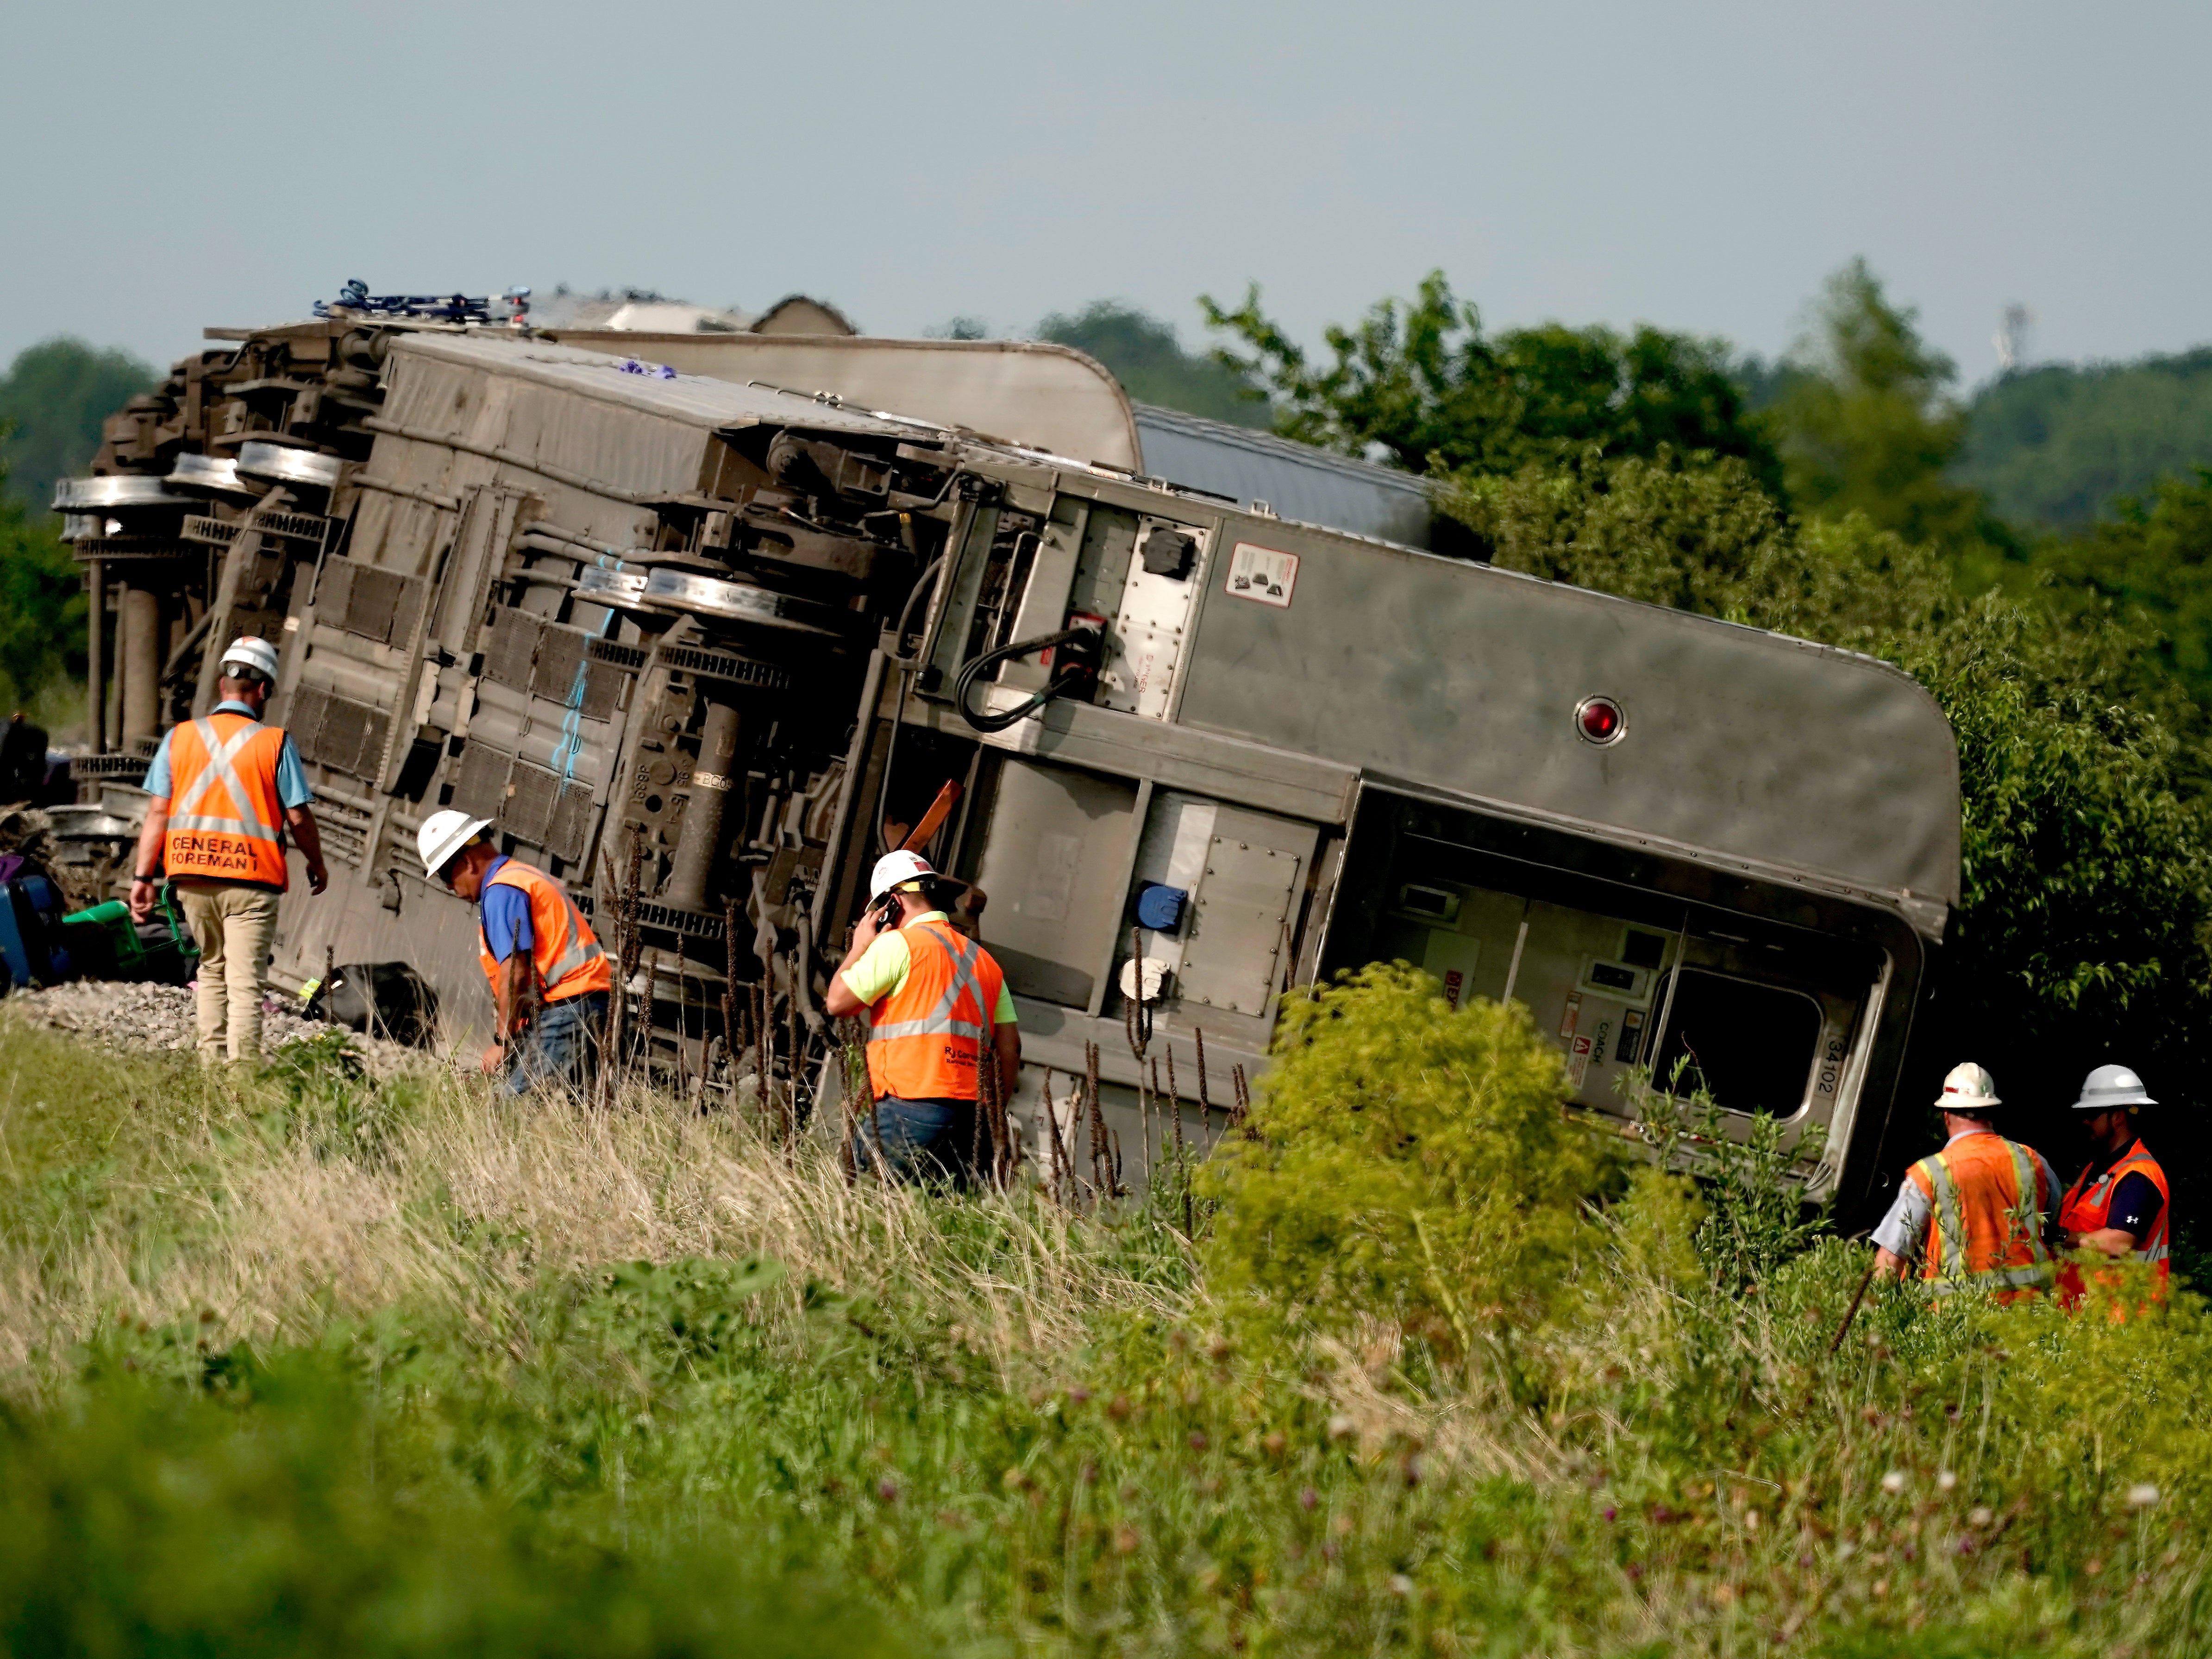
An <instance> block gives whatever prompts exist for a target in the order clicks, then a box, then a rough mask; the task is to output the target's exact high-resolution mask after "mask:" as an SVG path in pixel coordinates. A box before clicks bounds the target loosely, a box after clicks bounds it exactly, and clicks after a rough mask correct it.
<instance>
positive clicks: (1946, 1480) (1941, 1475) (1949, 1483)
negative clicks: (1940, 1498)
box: [1936, 1469, 1959, 1492]
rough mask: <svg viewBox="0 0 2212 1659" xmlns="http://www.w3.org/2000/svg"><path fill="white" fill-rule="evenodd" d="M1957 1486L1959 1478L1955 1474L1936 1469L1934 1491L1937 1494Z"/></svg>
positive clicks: (1946, 1470)
mask: <svg viewBox="0 0 2212 1659" xmlns="http://www.w3.org/2000/svg"><path fill="white" fill-rule="evenodd" d="M1958 1484H1959V1477H1958V1476H1957V1475H1956V1474H1953V1473H1952V1472H1951V1471H1950V1470H1948V1469H1938V1470H1937V1471H1936V1491H1937V1492H1948V1491H1950V1490H1951V1488H1952V1487H1954V1486H1957V1485H1958Z"/></svg>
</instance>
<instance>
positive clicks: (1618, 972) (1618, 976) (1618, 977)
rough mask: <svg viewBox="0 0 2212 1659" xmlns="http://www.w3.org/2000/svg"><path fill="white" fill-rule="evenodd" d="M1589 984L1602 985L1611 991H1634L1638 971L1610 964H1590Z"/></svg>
mask: <svg viewBox="0 0 2212 1659" xmlns="http://www.w3.org/2000/svg"><path fill="white" fill-rule="evenodd" d="M1589 982H1590V983H1591V984H1593V985H1602V986H1604V987H1606V988H1607V990H1609V991H1632V990H1634V989H1635V988H1636V969H1633V968H1619V967H1615V966H1614V965H1613V963H1609V962H1594V963H1591V964H1590V970H1589Z"/></svg>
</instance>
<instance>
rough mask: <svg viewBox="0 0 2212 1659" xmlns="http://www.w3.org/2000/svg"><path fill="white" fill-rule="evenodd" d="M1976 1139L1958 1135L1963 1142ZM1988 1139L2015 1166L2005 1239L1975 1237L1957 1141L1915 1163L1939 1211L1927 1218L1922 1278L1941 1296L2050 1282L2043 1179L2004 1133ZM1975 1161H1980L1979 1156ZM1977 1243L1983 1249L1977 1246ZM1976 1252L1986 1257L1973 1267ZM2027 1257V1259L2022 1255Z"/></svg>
mask: <svg viewBox="0 0 2212 1659" xmlns="http://www.w3.org/2000/svg"><path fill="white" fill-rule="evenodd" d="M1960 1139H1962V1140H1963V1139H1978V1137H1967V1136H1961V1137H1960ZM1990 1139H1995V1140H1996V1141H1997V1142H1998V1144H1999V1145H2000V1146H2002V1147H2003V1148H2004V1149H2005V1152H2007V1154H2008V1158H2009V1161H2010V1164H2011V1165H2012V1176H2013V1191H2014V1193H2015V1199H2014V1201H2013V1203H2012V1204H2011V1205H2010V1206H2008V1209H2007V1211H2006V1212H2005V1217H2004V1223H2003V1225H2004V1227H2005V1233H2004V1235H2003V1236H2002V1237H1994V1238H1982V1239H1978V1238H1977V1237H1975V1229H1974V1226H1973V1224H1972V1219H1971V1218H1970V1216H1969V1211H1968V1206H1967V1204H1966V1195H1965V1194H1963V1193H1962V1192H1961V1190H1960V1183H1959V1177H1958V1173H1957V1170H1956V1169H1955V1168H1954V1163H1955V1162H1956V1160H1954V1156H1953V1147H1954V1146H1957V1145H1958V1142H1957V1141H1954V1142H1953V1143H1952V1146H1946V1147H1945V1148H1944V1149H1943V1150H1942V1152H1936V1153H1934V1154H1932V1155H1931V1156H1929V1157H1927V1158H1922V1159H1921V1160H1920V1161H1919V1162H1918V1163H1917V1164H1914V1165H1913V1166H1912V1172H1913V1173H1914V1174H1915V1175H1917V1176H1921V1177H1922V1178H1923V1181H1924V1182H1926V1184H1927V1188H1928V1191H1929V1197H1930V1198H1931V1199H1933V1200H1934V1205H1935V1212H1934V1214H1932V1215H1931V1216H1930V1217H1929V1233H1928V1240H1927V1244H1926V1248H1925V1249H1924V1250H1923V1253H1922V1255H1923V1261H1922V1263H1921V1277H1922V1278H1923V1279H1926V1280H1928V1281H1929V1290H1930V1291H1932V1292H1933V1293H1934V1294H1936V1295H1937V1296H1948V1295H1950V1294H1951V1293H1952V1292H1953V1291H1960V1290H1967V1289H1973V1290H1990V1291H2020V1290H2027V1289H2033V1288H2040V1287H2043V1286H2045V1285H2049V1284H2050V1283H2051V1279H2052V1277H2053V1273H2052V1266H2051V1252H2050V1249H2048V1248H2047V1247H2046V1246H2045V1243H2044V1242H2043V1208H2042V1206H2041V1205H2040V1204H2039V1203H2038V1202H2037V1201H2036V1200H2037V1199H2038V1198H2039V1196H2040V1194H2039V1188H2040V1186H2041V1179H2042V1178H2041V1175H2040V1173H2039V1170H2037V1168H2036V1162H2035V1157H2034V1154H2033V1153H2032V1152H2029V1151H2028V1150H2027V1147H2025V1146H2021V1145H2019V1144H2018V1143H2016V1142H2015V1141H2010V1140H2006V1139H2003V1138H2002V1137H2001V1136H1996V1135H1992V1136H1991V1137H1990ZM1974 1150H1975V1151H1976V1152H1978V1151H1979V1149H1978V1148H1976V1149H1974ZM1975 1161H1976V1163H1977V1164H1980V1163H1981V1160H1980V1159H1979V1158H1977V1159H1976V1160H1975ZM1982 1167H1983V1168H1984V1169H1986V1168H1987V1167H1988V1166H1987V1165H1985V1164H1984V1165H1983V1166H1982ZM1973 1213H1974V1214H1979V1213H1980V1211H1979V1210H1978V1209H1977V1210H1975V1211H1974V1212H1973ZM1977 1245H1980V1246H1981V1247H1983V1248H1982V1249H1977V1248H1976V1247H1977ZM1976 1255H1985V1256H1986V1257H1987V1258H1988V1261H1987V1263H1986V1265H1984V1266H1983V1267H1975V1266H1974V1257H1975V1256H1976ZM2023 1255H2024V1256H2025V1258H2026V1259H2025V1260H2021V1259H2020V1258H2021V1257H2022V1256H2023Z"/></svg>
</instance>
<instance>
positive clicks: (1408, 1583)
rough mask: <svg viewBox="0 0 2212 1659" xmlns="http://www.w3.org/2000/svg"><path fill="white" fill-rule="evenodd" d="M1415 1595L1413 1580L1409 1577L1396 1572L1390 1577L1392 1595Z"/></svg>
mask: <svg viewBox="0 0 2212 1659" xmlns="http://www.w3.org/2000/svg"><path fill="white" fill-rule="evenodd" d="M1390 1594H1391V1595H1412V1594H1413V1580H1412V1579H1410V1578H1408V1577H1406V1575H1405V1574H1404V1573H1402V1572H1394V1573H1392V1574H1391V1575H1390Z"/></svg>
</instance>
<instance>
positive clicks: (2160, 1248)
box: [2058, 1140, 2173, 1308]
mask: <svg viewBox="0 0 2212 1659" xmlns="http://www.w3.org/2000/svg"><path fill="white" fill-rule="evenodd" d="M2131 1175H2139V1176H2147V1177H2148V1179H2149V1181H2150V1184H2151V1185H2152V1186H2154V1187H2155V1188H2158V1197H2159V1206H2158V1219H2157V1220H2156V1221H2154V1222H2153V1223H2152V1224H2151V1230H2150V1237H2148V1238H2146V1239H2145V1240H2143V1241H2142V1249H2139V1250H2137V1251H2136V1254H2135V1255H2134V1256H2133V1257H2131V1258H2130V1260H2133V1261H2148V1262H2150V1263H2151V1264H2152V1265H2153V1266H2154V1267H2155V1269H2156V1270H2157V1276H2158V1286H2157V1290H2156V1291H2155V1292H2154V1293H2155V1294H2156V1295H2158V1296H2160V1297H2163V1296H2164V1295H2165V1294H2166V1279H2167V1276H2168V1275H2169V1274H2170V1273H2172V1264H2171V1262H2170V1261H2168V1259H2167V1251H2166V1223H2167V1221H2168V1220H2170V1219H2171V1218H2172V1214H2173V1194H2172V1193H2171V1192H2169V1191H2168V1190H2167V1189H2166V1171H2165V1170H2161V1169H2160V1168H2159V1165H2158V1160H2157V1159H2156V1158H2153V1157H2152V1156H2151V1155H2150V1152H2149V1151H2148V1149H2147V1148H2146V1147H2145V1146H2143V1144H2142V1141H2140V1140H2138V1141H2136V1144H2135V1145H2134V1146H2130V1147H2129V1148H2128V1155H2127V1156H2126V1157H2125V1158H2122V1159H2121V1160H2120V1161H2119V1162H2118V1164H2114V1165H2112V1168H2111V1169H2109V1170H2106V1171H2105V1173H2104V1174H2102V1175H2100V1176H2098V1177H2097V1178H2096V1180H2095V1181H2091V1180H2090V1179H2089V1172H2088V1170H2082V1171H2081V1175H2080V1176H2078V1177H2076V1179H2075V1182H2074V1184H2073V1185H2072V1186H2071V1187H2069V1188H2067V1190H2066V1196H2065V1197H2064V1198H2063V1199H2062V1200H2060V1201H2059V1205H2058V1225H2060V1226H2062V1227H2063V1228H2065V1229H2066V1231H2068V1232H2069V1233H2094V1232H2102V1231H2104V1229H2105V1228H2106V1225H2108V1220H2107V1218H2109V1217H2110V1216H2111V1214H2112V1194H2115V1193H2117V1192H2118V1191H2119V1189H2120V1182H2122V1181H2124V1180H2125V1179H2126V1178H2127V1177H2128V1176H2131ZM2096 1278H2097V1280H2098V1282H2099V1283H2100V1284H2101V1285H2110V1286H2113V1287H2117V1286H2118V1284H2119V1282H2120V1279H2121V1275H2120V1274H2118V1273H2109V1272H2107V1273H2098V1274H2097V1275H2096ZM2083 1289H2084V1287H2083V1285H2082V1283H2081V1269H2080V1268H2079V1267H2075V1265H2074V1264H2073V1263H2072V1262H2070V1261H2069V1262H2065V1263H2063V1264H2062V1265H2061V1266H2060V1267H2059V1269H2058V1299H2059V1301H2060V1302H2061V1303H2063V1304H2064V1305H2065V1306H2067V1307H2069V1308H2076V1307H2079V1306H2080V1305H2081V1297H2082V1292H2083Z"/></svg>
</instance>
